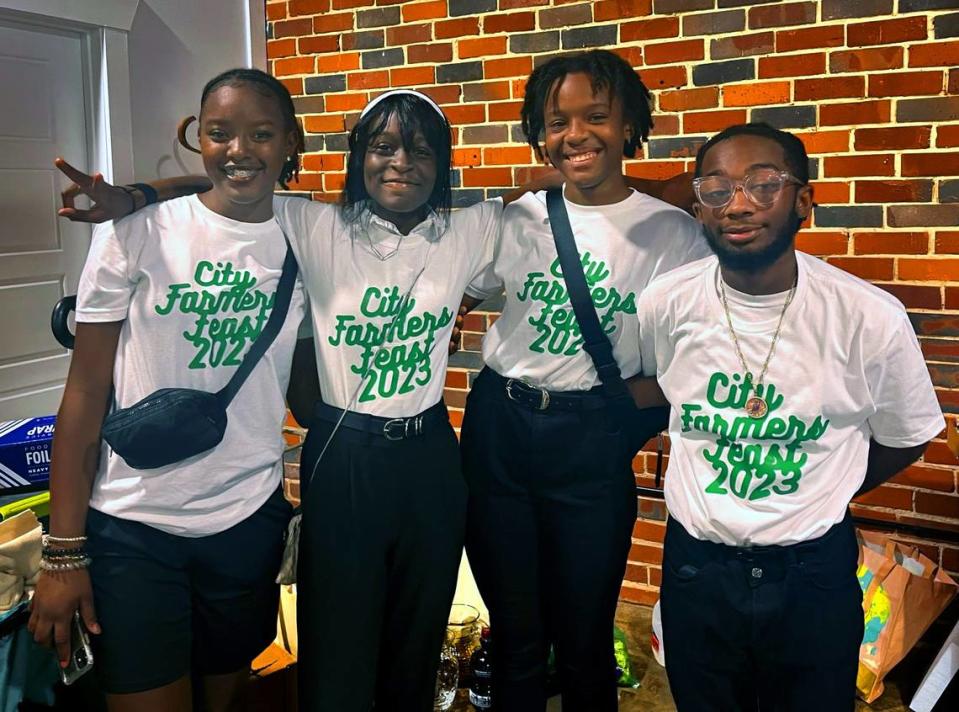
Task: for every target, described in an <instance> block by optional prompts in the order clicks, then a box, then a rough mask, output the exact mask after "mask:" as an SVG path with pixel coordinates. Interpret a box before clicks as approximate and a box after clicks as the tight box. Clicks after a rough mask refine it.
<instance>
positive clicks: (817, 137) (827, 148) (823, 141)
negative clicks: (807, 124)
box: [796, 131, 851, 153]
mask: <svg viewBox="0 0 959 712" xmlns="http://www.w3.org/2000/svg"><path fill="white" fill-rule="evenodd" d="M850 133H851V132H850V131H811V132H809V133H797V134H796V136H798V137H799V139H800V140H801V141H802V142H803V145H804V146H805V147H806V152H807V153H845V152H847V151H848V150H849V135H850Z"/></svg>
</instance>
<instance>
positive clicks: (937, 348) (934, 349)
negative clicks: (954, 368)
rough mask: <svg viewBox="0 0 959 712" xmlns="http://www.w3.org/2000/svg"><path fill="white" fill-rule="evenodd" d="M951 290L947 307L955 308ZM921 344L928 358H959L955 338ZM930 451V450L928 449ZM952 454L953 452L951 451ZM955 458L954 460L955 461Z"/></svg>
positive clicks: (957, 343)
mask: <svg viewBox="0 0 959 712" xmlns="http://www.w3.org/2000/svg"><path fill="white" fill-rule="evenodd" d="M949 292H950V288H949V287H947V288H946V306H945V308H946V309H955V308H956V306H955V305H954V304H953V305H952V306H950V304H949ZM919 346H920V347H922V355H923V356H924V357H925V358H926V359H928V360H933V361H934V360H938V359H949V360H956V359H959V341H956V340H955V339H928V338H924V339H922V340H921V341H920V342H919ZM947 452H948V451H947ZM927 453H928V450H927ZM950 455H951V453H950ZM926 461H927V462H932V460H930V459H929V458H926ZM954 462H955V460H953V463H954Z"/></svg>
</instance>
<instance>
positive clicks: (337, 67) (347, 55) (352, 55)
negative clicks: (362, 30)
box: [316, 52, 360, 74]
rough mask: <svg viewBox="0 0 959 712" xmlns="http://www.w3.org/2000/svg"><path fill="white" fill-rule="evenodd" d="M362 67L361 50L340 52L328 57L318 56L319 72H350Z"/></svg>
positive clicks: (317, 69) (317, 68)
mask: <svg viewBox="0 0 959 712" xmlns="http://www.w3.org/2000/svg"><path fill="white" fill-rule="evenodd" d="M359 68H360V53H359V52H339V53H337V54H331V55H329V56H328V57H317V59H316V71H317V73H318V74H335V73H336V72H350V71H353V70H354V69H359Z"/></svg>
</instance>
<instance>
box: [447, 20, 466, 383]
mask: <svg viewBox="0 0 959 712" xmlns="http://www.w3.org/2000/svg"><path fill="white" fill-rule="evenodd" d="M444 4H445V3H444ZM446 386H447V387H448V388H467V387H468V386H469V376H468V374H467V373H466V371H453V370H452V369H450V370H447V371H446Z"/></svg>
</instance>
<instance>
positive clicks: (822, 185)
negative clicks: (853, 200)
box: [811, 181, 849, 205]
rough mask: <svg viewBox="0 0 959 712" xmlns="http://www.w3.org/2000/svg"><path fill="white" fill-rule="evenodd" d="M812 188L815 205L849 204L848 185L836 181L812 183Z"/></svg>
mask: <svg viewBox="0 0 959 712" xmlns="http://www.w3.org/2000/svg"><path fill="white" fill-rule="evenodd" d="M811 185H812V187H813V191H814V194H815V196H816V204H817V205H830V204H835V203H848V202H849V184H848V183H840V182H837V181H828V182H824V181H813V182H812V184H811Z"/></svg>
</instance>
